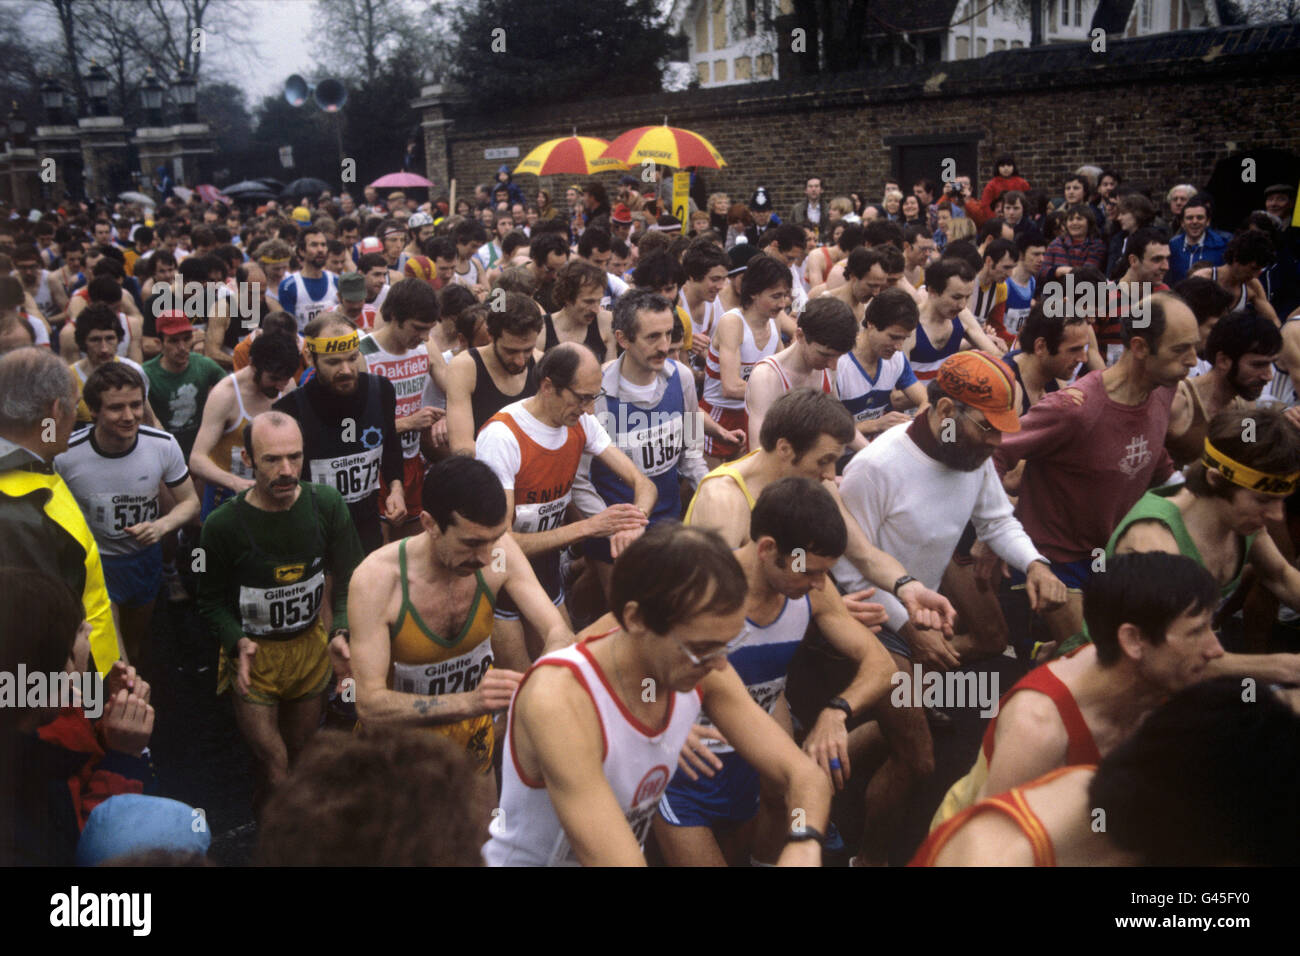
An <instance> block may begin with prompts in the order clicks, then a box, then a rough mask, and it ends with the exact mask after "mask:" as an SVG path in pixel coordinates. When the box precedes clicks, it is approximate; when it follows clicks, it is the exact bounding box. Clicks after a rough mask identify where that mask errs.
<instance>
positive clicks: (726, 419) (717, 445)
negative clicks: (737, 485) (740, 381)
mask: <svg viewBox="0 0 1300 956" xmlns="http://www.w3.org/2000/svg"><path fill="white" fill-rule="evenodd" d="M700 411H702V412H704V414H706V415H708V416H709V417H710V418H712V419H713V420H714V421H715V422H717V423H718V424H719V425H721V426H722V427H723V428H725V429H726V430H727V431H735V430H736V429H740V430H741V431H746V430H748V428H749V412H747V411H745V409H743V408H721V407H714V406H712V405H710V404H708V403H707V402H706V401H704V400H703V399H700ZM739 453H740V445H737V444H736V443H735V442H729V441H722V440H721V439H719V438H714V437H713V436H712V435H710V434H709V433H708V432H705V433H704V454H706V455H708V456H710V457H712V458H723V459H726V458H733V457H735V456H736V455H738V454H739Z"/></svg>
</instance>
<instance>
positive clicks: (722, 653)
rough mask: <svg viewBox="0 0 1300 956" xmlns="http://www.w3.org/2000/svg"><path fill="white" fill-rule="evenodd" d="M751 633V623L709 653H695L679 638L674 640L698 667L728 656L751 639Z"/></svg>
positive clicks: (687, 657) (688, 658)
mask: <svg viewBox="0 0 1300 956" xmlns="http://www.w3.org/2000/svg"><path fill="white" fill-rule="evenodd" d="M750 633H751V632H750V629H749V625H748V624H746V625H745V626H744V627H743V628H741V630H740V633H739V634H737V635H736V636H735V637H733V638H732V639H731V640H729V641H727V643H725V644H723V645H722V646H721V647H719V648H718V649H717V650H715V651H709V652H708V653H707V654H693V653H692V652H691V649H690V648H689V647H687V646H686V645H685V644H683V643H682V642H681V641H679V640H677V638H675V637H674V638H673V640H674V641H677V646H678V647H680V648H681V649H682V653H683V654H685V655H686V659H687V660H689V661H690V662H691V663H692V664H694V665H695V666H696V667H703V666H704V665H705V664H707V663H709V661H715V660H717V659H718V658H719V657H726V656H727V655H728V654H730V653H731V652H732V651H734V650H735V649H736V648H738V647H740V645H741V644H744V643H745V641H747V640H749V635H750Z"/></svg>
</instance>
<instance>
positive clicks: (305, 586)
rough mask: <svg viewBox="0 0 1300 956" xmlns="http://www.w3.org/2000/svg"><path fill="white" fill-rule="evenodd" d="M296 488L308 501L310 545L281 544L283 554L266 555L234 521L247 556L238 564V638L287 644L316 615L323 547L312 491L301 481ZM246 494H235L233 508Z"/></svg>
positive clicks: (322, 586)
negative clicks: (245, 542)
mask: <svg viewBox="0 0 1300 956" xmlns="http://www.w3.org/2000/svg"><path fill="white" fill-rule="evenodd" d="M298 486H299V487H300V488H301V489H302V490H301V491H300V492H299V494H300V496H301V495H305V496H306V497H307V498H308V499H309V500H310V501H311V510H312V527H313V528H314V529H315V532H316V536H315V540H314V541H312V542H302V541H285V542H282V544H283V547H284V550H283V551H281V552H279V553H277V554H273V555H272V554H267V553H266V552H264V551H262V549H261V548H259V547H258V546H257V540H256V539H255V538H254V536H253V533H252V532H251V531H250V530H249V528H248V524H247V523H246V522H247V520H248V519H247V517H244V518H241V519H240V520H238V521H237V522H236V523H237V524H238V525H239V527H240V530H242V531H243V532H244V536H245V537H246V538H247V539H248V551H247V552H246V554H245V557H244V559H243V560H242V561H241V562H240V565H239V576H240V580H239V620H240V624H241V626H242V627H243V629H244V633H245V634H247V635H248V636H249V637H251V638H254V639H255V640H256V639H266V640H289V639H290V638H294V637H297V636H298V635H299V634H301V633H302V632H303V631H305V630H306V629H307V628H309V627H311V626H312V624H314V623H315V622H316V618H317V617H319V616H320V608H321V601H322V600H323V599H324V594H325V570H326V569H325V551H326V549H327V547H328V545H329V542H328V541H326V540H325V532H324V530H323V528H322V523H323V521H322V518H321V513H320V505H319V504H317V502H316V489H315V488H313V487H312V486H311V484H310V483H309V482H305V481H300V482H299V483H298ZM247 495H248V492H240V495H239V497H238V498H236V499H235V500H236V505H235V507H236V508H238V507H239V505H241V504H244V505H247V501H246V500H245V499H246V497H247ZM248 507H250V508H251V507H252V506H251V505H248ZM294 507H297V502H295V503H294ZM241 513H242V512H240V511H237V512H236V514H241ZM304 545H306V546H305V547H304Z"/></svg>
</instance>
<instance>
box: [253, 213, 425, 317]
mask: <svg viewBox="0 0 1300 956" xmlns="http://www.w3.org/2000/svg"><path fill="white" fill-rule="evenodd" d="M398 228H399V229H400V228H401V227H400V226H399V227H398ZM405 234H406V233H405V230H403V232H402V235H405ZM399 251H400V248H399ZM298 258H299V259H300V260H302V269H301V270H299V271H298V272H293V273H290V274H289V275H287V276H285V277H284V279H282V280H281V281H280V288H279V290H278V291H277V293H276V298H277V299H278V300H279V303H280V308H282V309H284V311H286V312H288V313H290V314H291V315H294V316H297V318H298V331H299V332H301V331H303V329H304V328H305V327H306V325H307V323H308V322H310V321H311V320H312V319H314V318H316V316H318V315H320V314H321V313H322V312H328V311H329V310H330V309H332V308H334V307H335V306H337V305H338V302H339V277H338V276H337V275H336V274H335V273H333V272H328V271H326V269H325V260H326V259H328V258H329V239H328V237H326V235H325V233H323V232H321V230H320V229H318V228H316V227H315V226H308V227H307V228H306V229H304V230H303V233H302V235H301V236H299V237H298Z"/></svg>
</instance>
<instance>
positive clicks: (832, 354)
mask: <svg viewBox="0 0 1300 956" xmlns="http://www.w3.org/2000/svg"><path fill="white" fill-rule="evenodd" d="M856 337H857V323H856V322H855V321H854V318H853V310H852V309H850V308H849V307H848V306H847V305H845V304H844V303H843V302H840V301H839V300H838V299H834V298H821V299H814V300H813V301H812V302H809V303H808V308H806V309H804V311H803V312H802V313H800V315H799V327H798V328H797V329H796V330H795V333H794V341H793V342H791V343H790V344H789V345H788V346H786V347H785V348H784V349H782V350H781V351H779V352H777V353H776V354H775V355H769V356H768V357H767V358H765V359H763V361H761V362H759V363H758V364H757V365H755V366H754V369H753V371H752V372H750V375H749V382H748V384H747V385H746V386H745V414H746V416H748V418H749V434H748V441H749V447H751V448H757V447H758V436H759V433H760V432H761V431H762V428H763V417H764V416H765V415H766V414H767V410H768V408H770V407H771V405H772V402H774V401H776V399H777V398H779V397H780V396H782V395H784V394H786V393H787V392H789V391H790V390H791V389H795V388H813V389H816V390H818V391H822V392H825V393H826V394H827V395H831V396H834V397H835V398H839V393H838V392H837V391H836V388H835V367H836V364H837V363H838V362H839V360H840V359H841V358H843V357H844V355H845V354H846V353H847V352H849V351H851V350H852V348H853V343H854V340H855V338H856ZM864 444H866V440H865V439H863V438H861V437H860V436H858V435H854V438H853V441H852V442H850V443H849V447H850V448H857V447H861V446H862V445H864Z"/></svg>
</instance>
